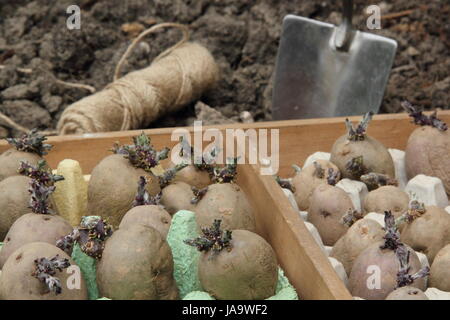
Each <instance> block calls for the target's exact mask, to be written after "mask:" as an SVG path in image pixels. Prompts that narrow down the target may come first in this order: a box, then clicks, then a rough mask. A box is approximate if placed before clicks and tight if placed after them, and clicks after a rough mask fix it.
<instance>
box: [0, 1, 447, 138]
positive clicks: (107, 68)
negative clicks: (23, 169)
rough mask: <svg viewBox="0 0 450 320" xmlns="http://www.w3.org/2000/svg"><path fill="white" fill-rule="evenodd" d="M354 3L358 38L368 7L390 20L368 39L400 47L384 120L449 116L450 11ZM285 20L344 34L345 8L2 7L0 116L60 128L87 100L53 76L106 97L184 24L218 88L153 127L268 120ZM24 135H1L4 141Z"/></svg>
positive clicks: (260, 4)
mask: <svg viewBox="0 0 450 320" xmlns="http://www.w3.org/2000/svg"><path fill="white" fill-rule="evenodd" d="M355 3H356V6H357V8H356V17H355V19H354V24H355V25H356V26H357V27H358V28H359V29H360V30H364V31H367V27H366V16H365V13H364V12H365V8H366V6H367V5H369V4H377V5H379V6H380V7H381V9H382V15H383V17H384V18H383V20H382V29H381V30H376V31H371V32H375V33H378V34H381V35H384V36H388V37H391V38H393V39H395V40H397V42H398V45H399V47H398V51H397V56H396V59H395V64H394V66H393V70H392V73H391V76H390V80H389V84H388V87H387V91H386V95H385V99H384V102H383V105H382V109H381V112H383V113H392V112H400V111H401V107H400V102H401V101H402V100H404V99H409V100H410V101H411V102H413V103H415V104H418V105H421V106H423V107H424V108H425V109H430V108H445V109H446V108H448V107H449V101H450V99H449V97H450V90H449V89H450V54H449V52H450V51H449V47H450V19H449V16H450V2H449V1H445V0H444V1H439V0H430V1H418V0H398V1H389V2H388V1H385V2H373V3H368V2H367V1H362V0H361V1H357V0H355ZM72 4H77V5H79V6H80V8H81V10H82V16H81V29H80V30H68V29H67V28H66V19H67V17H68V14H66V9H67V7H68V6H69V5H72ZM286 14H297V15H301V16H306V17H310V18H314V19H318V20H322V21H327V22H331V23H335V24H337V23H339V21H340V1H319V0H295V1H278V0H253V1H250V0H171V1H167V0H129V1H123V0H79V1H74V0H67V1H66V0H58V1H54V0H35V1H25V0H1V1H0V65H4V67H3V68H2V69H0V111H1V112H3V113H4V114H6V115H8V116H9V117H11V118H12V119H13V120H14V121H16V122H18V123H19V124H21V125H22V126H25V127H27V128H33V127H40V128H41V129H47V128H55V126H56V123H57V121H58V119H59V117H60V115H61V113H62V111H63V110H64V108H66V107H67V106H68V105H70V104H71V103H73V102H75V101H77V100H79V99H81V98H83V97H84V96H87V95H88V94H89V92H88V91H86V90H82V89H74V88H68V87H66V86H62V85H60V84H57V83H55V81H54V78H53V77H52V76H50V75H51V74H53V75H54V76H55V77H57V78H58V79H60V80H64V81H70V82H77V83H83V84H88V85H91V86H94V87H95V88H96V89H97V90H100V89H102V88H103V87H104V86H105V85H107V84H108V83H109V82H111V81H112V78H113V72H114V67H115V66H116V64H117V62H118V60H119V59H120V57H121V56H122V54H123V53H124V51H125V50H126V48H127V46H128V45H129V43H130V41H131V40H132V39H133V38H134V37H135V36H136V35H137V34H139V33H140V32H141V31H143V30H144V29H146V28H148V27H150V26H151V25H154V24H156V23H160V22H179V23H184V24H187V25H189V27H190V29H191V31H192V39H194V40H195V41H198V42H200V43H202V44H204V45H205V46H206V47H207V48H208V49H209V50H210V51H211V52H212V54H213V55H214V57H215V58H216V60H217V62H218V64H219V66H220V69H221V80H220V83H219V84H218V87H217V88H216V89H215V90H212V91H211V92H209V93H207V94H206V95H205V96H204V97H203V98H202V100H201V101H202V102H203V103H198V104H197V105H196V103H192V104H191V105H190V106H188V107H186V108H185V109H184V110H182V111H181V112H179V113H177V114H172V115H169V116H166V117H165V118H163V119H161V120H159V121H157V122H155V123H154V124H153V125H152V126H153V127H167V126H183V125H190V124H192V122H193V120H195V119H196V118H200V119H203V120H207V121H213V122H215V123H220V122H227V121H230V120H231V121H242V112H244V111H247V113H245V119H244V121H252V120H253V119H254V120H255V121H265V120H270V119H271V113H270V107H271V102H270V100H271V99H270V98H271V90H272V73H273V70H274V64H275V58H276V53H277V48H278V42H279V37H280V31H281V24H282V19H283V17H284V16H285V15H286ZM179 38H180V34H179V32H178V31H176V30H167V29H166V30H164V31H163V32H159V33H157V34H155V35H150V36H148V37H147V38H146V39H145V41H144V42H142V43H141V44H140V45H139V46H138V47H137V49H136V50H135V51H134V52H133V53H132V55H131V56H130V58H129V59H128V61H127V63H126V64H125V66H124V68H123V73H122V74H125V73H126V72H129V71H132V70H135V69H139V68H144V67H146V66H148V65H149V64H150V63H151V61H152V59H153V58H154V57H156V56H157V55H158V54H159V53H160V52H161V51H163V50H164V49H165V48H167V47H169V46H171V45H172V44H174V43H175V42H177V41H178V39H179ZM18 68H28V69H32V70H33V72H32V73H31V74H30V73H24V72H21V71H20V70H18ZM49 72H50V73H49ZM208 106H210V107H212V108H214V109H215V110H212V111H211V110H210V109H209V108H208ZM215 111H218V112H219V113H218V112H215ZM208 118H211V119H208ZM1 124H2V123H0V125H1ZM17 134H18V132H15V131H14V130H10V129H8V128H7V127H6V126H0V136H1V137H4V136H8V135H17Z"/></svg>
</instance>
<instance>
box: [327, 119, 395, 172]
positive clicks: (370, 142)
mask: <svg viewBox="0 0 450 320" xmlns="http://www.w3.org/2000/svg"><path fill="white" fill-rule="evenodd" d="M371 118H372V113H370V112H369V113H367V114H366V115H365V116H364V118H363V120H362V121H361V123H360V124H359V125H358V127H357V128H356V129H355V128H354V127H353V125H352V124H351V122H350V121H348V120H346V125H347V130H348V132H347V134H345V135H343V136H341V137H340V138H339V139H337V140H336V142H335V143H334V145H333V147H332V149H331V158H330V161H331V162H332V163H334V164H335V165H336V166H337V167H338V168H339V170H340V172H341V175H342V178H348V179H352V180H359V179H360V177H361V176H362V175H364V174H368V173H370V172H375V173H380V174H386V175H388V176H389V177H391V178H395V167H394V161H393V160H392V157H391V155H390V153H389V152H388V150H387V149H386V147H385V146H384V145H383V144H382V143H381V142H379V141H378V140H376V139H374V138H372V137H371V136H369V135H367V134H366V130H367V127H368V124H369V121H370V120H371Z"/></svg>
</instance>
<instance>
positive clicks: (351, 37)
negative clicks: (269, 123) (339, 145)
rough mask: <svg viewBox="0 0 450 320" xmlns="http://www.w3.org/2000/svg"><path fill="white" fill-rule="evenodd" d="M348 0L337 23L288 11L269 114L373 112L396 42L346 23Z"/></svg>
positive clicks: (350, 4) (299, 115)
mask: <svg viewBox="0 0 450 320" xmlns="http://www.w3.org/2000/svg"><path fill="white" fill-rule="evenodd" d="M352 16H353V1H352V0H344V1H343V22H342V23H341V24H340V25H339V26H338V27H336V26H334V25H332V24H329V23H323V22H320V21H316V20H312V19H308V18H304V17H299V16H294V15H288V16H286V17H285V18H284V21H283V31H282V36H281V42H280V47H279V49H278V57H277V63H276V69H275V83H274V92H273V106H272V115H273V118H274V119H275V120H283V119H297V118H322V117H338V116H351V115H361V114H364V113H366V112H368V111H373V112H375V113H377V112H378V110H379V108H380V105H381V101H382V99H383V95H384V90H385V87H386V83H387V80H388V77H389V73H390V70H391V67H392V63H393V60H394V56H395V51H396V49H397V42H396V41H394V40H392V39H389V38H385V37H381V36H377V35H374V34H371V33H367V32H360V31H358V30H354V29H353V27H352Z"/></svg>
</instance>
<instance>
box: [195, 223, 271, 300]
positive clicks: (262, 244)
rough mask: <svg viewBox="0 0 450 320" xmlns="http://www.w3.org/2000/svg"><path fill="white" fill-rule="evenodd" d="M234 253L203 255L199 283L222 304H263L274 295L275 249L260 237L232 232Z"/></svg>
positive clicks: (200, 262) (247, 232) (244, 232)
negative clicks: (226, 302) (232, 301)
mask: <svg viewBox="0 0 450 320" xmlns="http://www.w3.org/2000/svg"><path fill="white" fill-rule="evenodd" d="M231 244H232V249H231V250H230V251H228V250H227V249H224V250H222V251H221V252H220V253H218V254H216V255H215V256H213V257H211V255H212V254H213V253H212V252H207V253H204V254H202V255H201V257H200V260H199V263H198V275H199V278H200V283H201V284H202V287H203V289H204V290H205V291H207V292H208V293H209V294H210V295H212V296H213V297H215V298H216V299H219V300H262V299H267V298H269V297H271V296H273V295H274V294H275V289H276V286H277V281H278V264H277V259H276V255H275V252H274V251H273V249H272V247H271V246H270V245H269V244H268V243H267V242H266V241H265V240H264V239H263V238H262V237H260V236H259V235H257V234H256V233H253V232H250V231H247V230H233V233H232V240H231Z"/></svg>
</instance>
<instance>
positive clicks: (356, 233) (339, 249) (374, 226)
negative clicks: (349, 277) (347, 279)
mask: <svg viewBox="0 0 450 320" xmlns="http://www.w3.org/2000/svg"><path fill="white" fill-rule="evenodd" d="M384 234H385V232H384V230H383V228H382V227H381V225H380V224H379V223H378V222H376V221H373V220H370V219H360V220H358V221H356V222H355V223H354V224H353V225H352V226H351V227H350V228H349V229H348V231H347V232H346V233H345V235H344V236H342V237H341V238H340V239H339V240H338V241H337V242H336V244H335V245H334V246H333V249H332V250H331V252H330V257H333V258H336V259H337V260H338V261H340V262H341V263H342V264H343V266H344V269H345V271H346V272H347V274H350V272H351V270H352V267H353V262H354V261H355V259H356V258H357V257H358V256H359V255H360V254H361V252H363V251H364V250H365V249H366V248H368V247H370V246H371V245H372V244H374V243H375V242H379V241H382V240H383V237H384Z"/></svg>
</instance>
